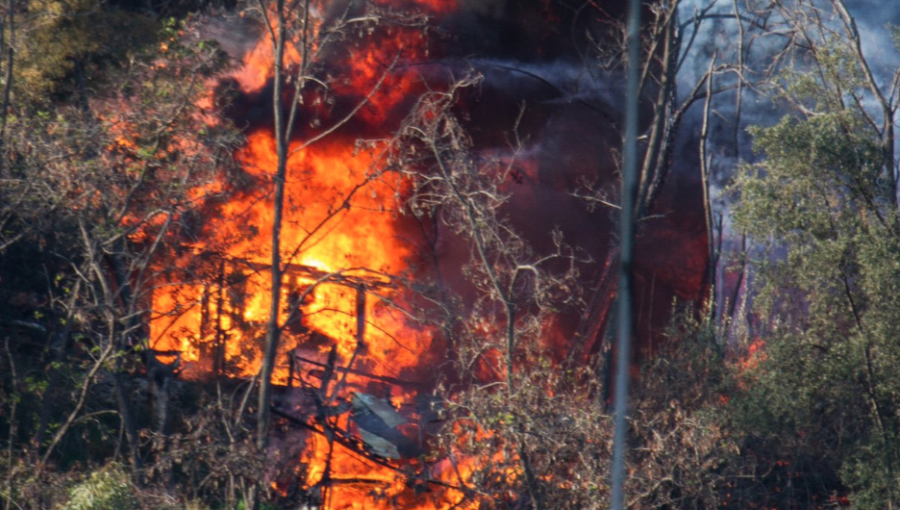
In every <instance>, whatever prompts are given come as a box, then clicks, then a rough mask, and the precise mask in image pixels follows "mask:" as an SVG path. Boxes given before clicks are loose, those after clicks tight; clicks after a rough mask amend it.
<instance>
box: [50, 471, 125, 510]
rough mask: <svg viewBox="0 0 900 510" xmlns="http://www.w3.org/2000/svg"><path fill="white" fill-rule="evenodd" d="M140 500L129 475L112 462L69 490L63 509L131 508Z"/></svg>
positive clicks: (101, 509) (109, 509)
mask: <svg viewBox="0 0 900 510" xmlns="http://www.w3.org/2000/svg"><path fill="white" fill-rule="evenodd" d="M137 508H138V501H137V498H136V497H135V495H134V490H133V488H132V486H131V482H130V480H129V479H128V475H127V474H126V473H125V471H124V470H123V469H122V467H121V466H119V465H118V464H110V465H109V466H106V467H104V468H102V469H100V470H98V471H95V472H93V473H91V475H90V477H89V478H88V479H87V480H85V481H84V482H82V483H80V484H78V485H76V486H75V487H73V488H72V489H71V490H70V491H69V501H68V502H67V503H66V504H65V506H63V507H62V510H130V509H137Z"/></svg>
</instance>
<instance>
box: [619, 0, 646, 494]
mask: <svg viewBox="0 0 900 510" xmlns="http://www.w3.org/2000/svg"><path fill="white" fill-rule="evenodd" d="M640 24H641V2H640V0H629V12H628V92H627V98H626V102H625V163H624V169H623V170H624V171H623V173H622V215H621V218H620V229H621V230H620V242H621V257H620V259H619V295H618V302H619V332H618V342H617V350H618V356H617V361H616V383H615V385H616V393H615V421H614V426H615V432H614V436H613V463H612V510H624V508H625V506H624V502H625V446H626V445H625V443H626V440H627V432H628V424H627V422H626V421H625V418H626V415H627V413H628V368H629V365H630V361H631V359H630V358H631V356H630V354H631V318H632V310H631V261H632V256H633V252H634V210H635V207H634V202H635V193H636V190H637V156H638V154H637V132H638V86H639V84H638V79H639V71H640V58H641V34H640Z"/></svg>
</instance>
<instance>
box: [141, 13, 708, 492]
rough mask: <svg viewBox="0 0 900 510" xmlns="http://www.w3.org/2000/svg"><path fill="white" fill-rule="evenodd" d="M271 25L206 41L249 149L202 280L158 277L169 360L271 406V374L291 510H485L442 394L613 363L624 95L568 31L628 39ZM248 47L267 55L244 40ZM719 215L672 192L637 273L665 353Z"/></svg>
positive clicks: (495, 21)
mask: <svg viewBox="0 0 900 510" xmlns="http://www.w3.org/2000/svg"><path fill="white" fill-rule="evenodd" d="M261 8H264V9H265V10H263V11H261V12H260V11H257V12H255V13H254V12H251V11H247V13H245V16H246V17H245V18H243V19H239V20H237V19H236V20H232V21H231V22H229V21H223V20H222V19H216V20H207V21H204V22H201V26H200V27H199V28H198V30H199V31H200V32H201V33H203V32H204V31H206V32H207V33H209V34H212V35H214V36H215V35H218V37H219V39H220V40H221V42H222V45H223V47H225V48H226V49H229V50H230V51H231V53H232V57H234V58H235V59H237V60H239V61H240V63H239V64H238V65H236V67H235V68H234V70H233V71H231V72H230V73H228V74H227V75H226V76H223V77H221V78H219V79H217V80H214V81H213V82H211V84H210V87H211V94H212V95H213V96H217V97H222V96H225V95H230V97H231V98H232V104H231V106H229V107H228V110H227V115H228V116H229V117H230V120H231V121H232V122H234V123H235V124H236V125H238V126H242V127H244V130H245V132H246V140H247V141H246V144H245V145H244V146H243V147H242V148H241V149H240V150H239V151H238V152H237V154H236V158H237V160H238V162H239V164H240V170H239V171H238V172H237V173H236V174H235V175H231V176H228V177H227V178H226V177H223V178H222V180H219V181H218V182H216V183H214V184H212V185H213V186H215V187H216V188H217V190H218V191H221V192H222V197H223V198H221V199H218V200H210V201H209V203H207V204H206V206H205V211H204V212H203V214H202V218H199V219H197V221H196V224H197V226H196V232H195V237H194V238H193V239H192V240H191V241H189V243H188V246H189V249H188V250H186V251H185V252H184V255H183V258H181V259H179V260H167V261H161V262H160V263H163V264H169V265H173V266H174V267H175V268H176V270H175V271H174V272H173V273H171V275H170V276H169V277H168V278H169V281H168V282H167V283H166V284H165V285H159V287H158V288H157V290H156V291H154V293H153V310H154V318H153V319H152V320H151V321H150V323H149V333H150V345H151V347H152V348H153V349H154V350H155V351H156V352H157V353H158V354H159V355H160V356H161V357H162V358H163V359H164V360H165V361H169V362H171V361H172V359H173V357H177V358H178V363H179V364H180V370H181V372H180V373H181V376H182V377H186V378H189V379H206V378H209V377H223V376H225V377H238V378H249V379H250V380H251V381H253V384H257V383H258V379H257V378H258V377H259V374H260V373H262V374H263V375H262V377H263V378H264V381H265V379H268V378H269V377H268V376H267V375H265V374H266V372H265V370H263V371H262V372H261V370H262V369H263V367H265V366H266V364H267V363H269V364H270V365H271V366H269V367H268V368H267V369H268V370H269V371H271V374H272V375H271V382H272V384H274V385H275V389H274V391H275V395H274V400H273V404H272V405H273V407H272V412H273V413H274V414H275V416H276V420H278V421H283V422H284V423H285V425H286V426H287V428H288V430H289V431H288V432H285V433H284V437H283V438H282V439H277V440H275V439H273V441H274V443H273V445H277V447H279V448H285V445H286V444H288V443H291V442H293V443H295V444H294V446H293V448H294V454H295V455H296V460H297V461H299V462H300V463H299V464H297V466H298V468H297V469H298V470H299V469H300V467H299V466H303V470H302V471H303V472H302V473H301V472H300V471H297V472H296V473H295V474H296V478H295V479H294V480H293V481H291V482H285V481H284V480H282V479H279V480H273V481H272V486H273V487H274V488H275V489H276V490H279V491H284V492H285V493H287V492H288V491H289V490H294V491H296V490H297V489H298V488H299V489H301V490H303V491H306V492H307V493H308V494H309V495H310V497H311V498H312V502H313V503H314V504H316V505H322V506H323V507H325V508H335V509H338V508H375V507H381V506H384V507H385V508H388V507H393V508H396V507H400V508H419V507H420V506H421V507H423V508H424V506H422V505H424V504H425V503H423V501H425V500H426V499H427V500H430V501H432V503H431V504H432V505H437V507H440V508H444V507H446V508H450V507H457V506H460V505H462V506H467V505H468V506H471V505H476V506H477V504H476V501H475V499H472V498H471V496H472V494H471V491H470V490H469V489H467V485H466V484H467V481H466V479H467V476H469V475H467V474H466V472H467V471H471V470H472V469H474V467H473V466H467V465H466V464H467V463H472V462H477V460H475V459H470V460H466V459H456V458H455V457H454V455H453V454H452V452H447V451H444V452H443V453H441V450H440V449H439V448H437V447H436V446H433V445H432V441H430V440H429V437H431V436H432V435H433V434H434V433H436V431H437V430H438V428H439V426H440V423H439V422H440V420H441V419H443V418H442V414H443V413H442V407H441V404H440V402H441V399H440V398H438V397H436V396H435V395H436V394H435V389H436V385H437V384H438V382H439V381H441V380H443V381H444V382H445V383H446V382H448V381H449V382H450V384H451V385H457V386H458V385H459V384H464V385H471V384H480V385H485V384H487V385H490V384H493V383H500V382H505V384H507V385H510V386H511V385H513V384H514V383H513V382H512V381H513V379H515V378H516V375H515V372H516V370H517V369H516V368H515V366H517V365H519V364H520V363H522V364H528V363H538V362H539V361H538V360H539V359H544V360H546V361H545V362H549V363H552V364H554V365H558V366H563V365H567V364H569V365H571V364H575V365H576V366H588V365H590V364H592V363H593V364H596V363H597V360H598V359H603V356H599V357H598V355H602V354H603V353H604V352H606V351H607V350H608V348H609V347H608V345H605V344H604V339H603V335H604V331H605V325H606V323H607V321H608V316H609V310H610V307H611V304H612V298H613V296H614V294H615V288H614V286H613V285H612V280H613V277H612V273H611V272H610V268H612V267H613V266H614V265H615V247H614V242H613V241H612V236H611V233H610V231H611V228H612V224H613V221H612V217H613V214H612V213H611V211H610V210H609V209H606V208H603V207H600V208H589V207H588V204H586V203H585V200H584V198H583V197H580V196H579V194H582V195H583V194H584V193H585V192H590V193H593V194H595V195H598V196H599V195H602V196H614V195H615V194H616V190H617V181H616V177H615V168H616V160H615V157H614V150H615V147H616V146H617V145H618V143H619V142H618V137H619V136H620V135H619V132H618V128H617V126H618V120H617V119H618V112H617V111H616V108H615V101H616V98H617V97H620V95H621V91H620V84H619V81H620V80H619V79H618V78H617V76H616V74H615V72H614V71H602V70H600V69H599V68H592V67H593V64H585V63H584V62H582V61H579V60H577V59H576V58H575V50H576V49H578V48H576V46H577V45H578V44H580V43H585V42H586V40H581V39H580V37H581V36H578V37H577V38H576V39H577V40H576V42H575V43H572V42H567V39H568V38H569V37H570V36H571V35H572V34H560V33H558V31H559V30H560V29H559V27H560V26H563V23H562V19H561V16H563V17H566V20H567V21H568V22H571V23H572V24H573V25H574V27H575V28H573V29H572V31H573V33H575V34H577V32H579V31H581V30H587V33H588V34H591V33H594V34H602V31H601V30H599V28H598V26H597V24H598V23H600V22H602V21H603V18H606V19H607V21H613V20H614V19H615V16H617V15H618V14H617V13H616V12H614V11H615V9H602V8H599V7H598V8H596V9H591V12H590V14H584V15H581V14H577V13H576V14H572V13H565V11H564V10H563V9H562V8H561V6H560V5H556V4H555V3H552V2H543V3H541V2H534V3H533V4H525V5H518V4H517V5H506V4H505V3H503V2H494V3H493V4H481V3H476V4H473V5H471V6H469V5H466V4H465V3H464V2H461V3H459V4H458V5H457V4H455V3H454V2H448V1H441V2H426V1H408V2H391V1H386V0H379V1H378V2H375V3H374V4H363V3H355V2H333V3H332V2H323V3H319V2H309V1H307V2H305V3H303V2H301V3H300V4H298V5H293V4H291V6H287V5H286V4H284V3H283V2H272V3H271V4H269V3H262V4H261ZM610 11H612V12H610ZM204 23H205V25H204ZM229 23H235V25H234V26H239V27H241V28H240V29H239V30H243V31H246V32H247V33H251V34H253V35H254V36H253V37H252V38H251V41H252V42H250V43H247V44H246V45H245V44H235V43H234V42H232V41H229V40H228V39H226V38H224V34H226V33H228V28H227V27H229V26H231V25H229ZM460 33H462V34H469V35H471V36H472V37H474V38H476V39H477V40H478V42H477V43H476V44H473V43H472V42H471V40H469V39H468V37H469V36H460V35H457V34H460ZM449 34H454V35H449ZM605 37H610V35H609V34H606V35H605ZM483 42H487V44H486V45H484V46H482V43H483ZM473 54H474V55H475V57H474V58H469V57H468V56H469V55H473ZM601 73H602V74H601ZM217 97H213V99H212V100H213V101H216V100H217ZM273 100H274V102H273ZM683 178H684V177H683V176H677V175H676V176H674V177H673V178H672V180H673V181H675V183H676V187H675V188H674V189H678V187H677V185H678V184H677V182H678V180H679V179H683ZM699 199H700V197H699V196H692V195H691V194H690V191H689V190H687V191H685V190H683V189H682V190H679V193H674V192H664V194H663V198H662V200H661V202H662V203H663V204H664V205H662V206H660V207H661V208H662V209H666V210H668V211H672V213H671V214H666V215H664V217H665V219H663V220H661V221H660V222H659V223H658V224H657V225H655V226H652V227H649V228H647V229H646V234H645V236H646V238H654V239H653V240H652V241H647V242H653V243H658V242H660V239H663V238H664V239H665V242H666V243H667V244H668V245H670V246H671V247H672V250H670V251H668V252H667V253H666V254H665V256H666V257H667V260H666V261H665V263H660V262H661V261H660V260H658V259H655V258H654V256H653V255H648V256H646V257H644V258H643V259H641V260H640V261H639V263H638V265H639V267H638V274H639V280H638V281H639V287H638V288H639V291H638V294H639V295H641V296H642V299H641V300H640V308H639V310H640V315H639V317H638V322H639V324H642V325H643V326H641V327H640V328H639V335H640V336H641V338H643V344H644V346H645V347H647V346H649V345H650V344H651V342H652V341H653V340H654V339H657V338H658V335H659V333H660V329H661V326H662V325H664V324H665V322H666V321H667V320H668V312H669V307H670V306H671V300H672V297H673V296H679V297H680V298H681V299H685V300H689V299H693V298H698V297H700V294H701V293H702V287H703V282H702V281H701V279H702V274H703V270H704V267H705V263H706V261H705V258H704V255H703V254H705V253H706V247H705V243H706V241H705V231H704V230H703V227H702V224H699V222H698V219H702V216H699V215H698V212H697V211H698V210H700V204H699V202H698V200H699ZM273 252H277V256H276V257H274V258H273ZM273 261H274V262H273ZM273 264H274V265H273ZM273 267H277V269H278V270H277V271H272V268H273ZM179 282H182V283H179ZM183 282H187V283H183ZM279 287H280V289H279ZM273 288H274V289H275V290H274V291H273ZM273 296H274V297H273ZM273 301H275V302H274V303H273ZM273 312H274V316H273ZM273 332H274V337H273ZM264 339H266V341H264ZM473 339H474V340H473ZM267 348H271V349H274V351H273V354H274V358H273V359H272V360H269V361H267V356H268V354H267ZM531 357H534V358H535V359H529V358H531ZM463 360H465V362H466V363H469V364H470V366H469V367H468V370H470V371H471V373H470V374H468V375H460V373H459V370H460V368H459V367H460V365H459V363H461V362H462V361H463ZM262 384H263V385H265V382H263V383H262ZM246 391H247V392H248V393H247V394H246V395H245V397H244V405H246V402H247V396H248V395H249V390H246ZM259 405H264V404H263V403H262V401H260V404H259ZM251 407H252V404H251ZM483 433H489V431H483ZM297 445H300V446H299V448H298V447H297ZM273 447H274V446H273ZM454 459H455V460H454ZM512 476H525V474H522V473H520V474H519V475H515V474H513V475H512ZM428 508H432V506H428Z"/></svg>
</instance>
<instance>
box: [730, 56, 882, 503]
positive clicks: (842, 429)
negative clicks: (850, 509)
mask: <svg viewBox="0 0 900 510" xmlns="http://www.w3.org/2000/svg"><path fill="white" fill-rule="evenodd" d="M829 48H830V49H831V51H828V50H825V49H823V51H821V52H820V54H819V55H818V56H819V59H820V60H818V61H817V62H819V63H820V64H821V68H820V69H821V73H809V74H807V75H804V76H800V75H797V74H793V73H792V74H789V75H786V76H785V78H784V80H783V81H782V82H781V87H780V97H782V99H785V100H786V101H787V102H788V103H789V104H791V105H793V106H795V107H796V108H797V112H799V114H790V115H787V116H785V117H784V118H783V119H782V120H781V122H779V123H778V124H776V125H774V126H771V127H765V128H762V127H757V128H754V129H752V130H751V133H752V134H753V135H754V137H755V146H756V149H757V150H758V151H759V152H760V153H761V154H762V155H763V159H762V160H761V162H760V163H758V164H756V165H749V166H746V167H744V168H743V169H742V170H741V171H740V173H739V175H738V176H737V178H736V180H735V184H734V189H735V190H736V191H738V192H739V193H740V201H739V202H738V204H737V206H736V208H735V224H736V225H737V227H738V228H740V229H741V230H744V231H746V232H747V233H749V234H750V235H751V236H752V237H753V239H754V240H755V241H756V242H757V243H758V245H759V246H760V247H761V250H760V251H759V252H758V254H757V255H758V256H757V258H756V260H755V261H754V267H755V272H756V275H757V277H758V278H757V281H756V284H757V286H758V296H757V300H756V306H755V310H754V311H755V312H756V313H757V314H758V316H759V317H760V318H761V319H762V320H763V323H764V325H765V327H764V328H763V330H762V331H761V335H762V337H763V338H764V340H765V345H766V350H765V353H766V356H765V362H763V363H760V364H759V365H758V366H755V367H754V368H753V370H748V371H745V372H744V373H743V374H742V377H744V378H745V383H746V384H745V385H744V386H745V388H747V390H746V391H745V392H744V393H743V394H742V395H741V396H740V398H737V399H735V401H734V402H733V410H734V411H735V420H736V422H737V423H738V424H739V426H740V427H742V428H743V429H744V430H746V431H747V432H748V433H750V434H751V435H752V436H754V437H757V438H761V439H762V440H763V441H764V442H766V444H768V448H771V450H770V451H771V453H773V454H774V455H776V456H780V457H781V458H784V459H791V460H790V461H791V462H793V463H794V466H795V467H796V468H797V469H798V470H801V471H802V470H803V467H802V465H803V464H804V463H806V464H808V467H809V471H808V473H807V475H809V476H810V477H817V476H827V473H828V472H829V471H831V472H833V473H837V474H838V475H839V476H840V479H841V481H842V483H843V485H844V486H845V487H846V488H847V489H848V490H849V491H850V492H851V495H850V500H851V501H852V502H853V504H854V505H855V506H856V507H858V508H876V507H882V508H883V507H886V506H889V505H891V504H893V505H896V504H898V503H900V494H898V493H897V490H896V488H892V487H894V486H896V483H897V476H898V468H900V438H898V437H897V430H898V426H900V416H898V409H900V377H898V375H897V371H896V369H895V368H894V365H895V363H896V360H897V359H898V356H900V306H898V305H900V301H898V299H900V236H898V232H900V228H898V227H900V226H898V217H897V206H896V197H895V196H894V194H895V193H896V190H895V189H894V188H893V186H892V183H893V179H892V173H893V172H894V171H895V168H894V166H893V164H892V162H888V161H886V158H885V152H884V150H883V147H884V146H885V144H886V143H890V144H893V143H894V141H893V140H892V139H891V140H886V139H884V138H883V133H881V132H879V130H878V129H876V127H874V125H873V123H872V122H870V114H869V113H868V112H867V111H866V110H865V109H864V107H863V106H861V103H859V102H854V100H853V97H855V96H854V94H857V95H859V94H862V92H858V90H859V89H860V87H861V78H860V71H859V66H858V64H857V61H855V60H853V59H852V58H851V57H850V56H848V54H846V53H844V52H841V51H837V50H834V49H833V47H829ZM860 97H861V96H860ZM818 483H821V484H825V483H827V482H826V481H824V480H823V479H821V478H819V479H818Z"/></svg>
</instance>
